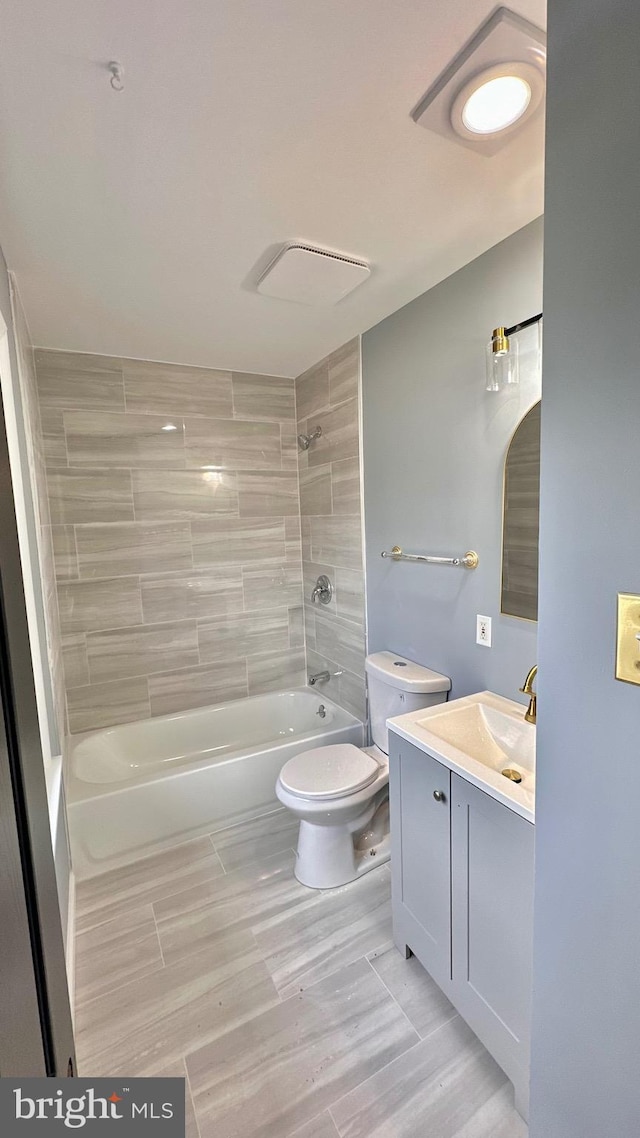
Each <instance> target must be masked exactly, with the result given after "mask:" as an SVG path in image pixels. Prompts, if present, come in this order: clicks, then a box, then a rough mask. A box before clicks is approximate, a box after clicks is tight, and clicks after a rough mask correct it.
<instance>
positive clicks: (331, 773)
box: [280, 743, 380, 798]
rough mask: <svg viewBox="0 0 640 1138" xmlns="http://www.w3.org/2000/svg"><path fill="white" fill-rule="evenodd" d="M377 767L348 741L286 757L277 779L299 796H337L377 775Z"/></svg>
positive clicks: (367, 756)
mask: <svg viewBox="0 0 640 1138" xmlns="http://www.w3.org/2000/svg"><path fill="white" fill-rule="evenodd" d="M379 773H380V767H379V766H378V764H377V762H376V761H375V759H372V758H371V756H370V755H365V753H364V751H361V750H360V749H359V748H358V747H354V746H353V744H352V743H340V744H338V745H336V746H334V747H315V748H314V750H313V751H303V752H302V754H300V755H296V756H295V757H294V758H293V759H289V761H288V762H286V763H285V764H284V766H283V768H282V770H281V771H280V782H281V783H282V785H283V787H284V788H285V790H288V791H289V793H290V794H297V795H298V796H299V797H300V798H341V797H342V796H343V795H345V794H354V793H355V792H356V790H362V789H363V787H365V786H368V785H369V783H370V782H373V780H374V779H375V778H376V777H377V776H378V774H379Z"/></svg>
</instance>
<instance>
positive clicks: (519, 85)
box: [451, 61, 544, 139]
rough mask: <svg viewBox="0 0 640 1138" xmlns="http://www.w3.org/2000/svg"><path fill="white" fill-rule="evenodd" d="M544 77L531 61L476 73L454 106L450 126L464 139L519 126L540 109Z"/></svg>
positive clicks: (510, 129) (501, 131)
mask: <svg viewBox="0 0 640 1138" xmlns="http://www.w3.org/2000/svg"><path fill="white" fill-rule="evenodd" d="M543 95H544V78H543V76H542V74H541V72H540V71H539V70H538V68H537V67H533V66H532V65H531V64H530V63H523V62H520V61H519V62H516V63H501V64H499V65H498V66H497V67H489V68H487V69H486V70H484V71H481V72H480V73H479V74H478V75H474V77H473V78H472V79H470V80H469V81H468V82H467V83H465V84H464V85H463V86H462V87H461V88H460V90H459V91H458V94H457V95H456V97H455V99H454V100H453V103H452V105H451V125H452V126H453V129H454V130H455V131H456V133H457V134H459V135H460V136H461V137H462V138H478V139H482V138H491V137H493V136H494V135H498V134H506V133H508V132H510V131H512V130H515V129H518V128H519V127H520V125H521V124H522V123H523V121H524V120H526V119H527V118H529V117H530V116H531V115H532V114H533V113H534V111H536V110H537V109H538V107H539V106H540V103H541V102H542V98H543Z"/></svg>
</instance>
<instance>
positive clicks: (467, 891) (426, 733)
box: [389, 692, 535, 1118]
mask: <svg viewBox="0 0 640 1138" xmlns="http://www.w3.org/2000/svg"><path fill="white" fill-rule="evenodd" d="M389 730H390V752H389V762H390V781H389V786H390V806H391V837H392V857H391V866H392V875H393V927H394V940H395V942H396V945H397V947H398V948H399V949H400V950H401V951H402V952H405V953H407V954H408V953H409V952H412V953H414V954H415V956H416V957H417V958H418V960H419V961H420V962H421V964H422V965H423V966H424V967H425V968H426V969H427V971H428V972H429V973H430V975H431V976H432V977H433V979H434V980H435V981H436V982H437V983H438V984H439V986H440V987H441V988H442V990H443V991H444V992H445V993H446V995H447V996H448V998H449V999H450V1000H451V1002H452V1003H453V1005H454V1006H455V1007H456V1009H457V1010H458V1011H459V1012H460V1014H461V1015H462V1017H463V1018H464V1019H465V1020H466V1021H467V1023H468V1024H469V1026H470V1027H471V1028H472V1029H473V1031H475V1033H476V1034H477V1035H478V1037H479V1038H480V1039H481V1040H482V1042H483V1043H484V1045H485V1047H486V1048H487V1050H488V1051H489V1052H490V1053H491V1054H492V1055H493V1056H494V1058H495V1059H496V1061H497V1062H498V1063H499V1064H500V1066H501V1067H502V1068H503V1070H504V1071H505V1073H506V1074H507V1076H508V1077H509V1078H510V1079H511V1081H512V1082H513V1085H514V1088H515V1097H516V1107H517V1109H518V1110H519V1112H520V1113H521V1114H522V1116H523V1117H525V1118H526V1116H527V1105H528V1083H529V1035H530V1017H531V958H532V938H533V868H534V825H533V823H534V813H533V809H534V807H533V795H534V785H533V784H534V756H535V727H533V726H532V725H531V724H529V723H525V721H524V708H523V707H521V706H520V705H519V704H516V703H513V702H512V701H511V700H505V699H502V698H501V697H500V696H496V695H494V694H493V693H491V692H482V693H480V694H479V695H476V696H469V697H466V698H465V699H461V700H455V701H453V702H451V703H449V704H447V705H445V706H444V707H442V708H433V709H430V710H427V711H422V712H418V713H415V712H414V713H411V714H409V715H403V716H400V717H398V718H396V719H392V720H389ZM503 770H508V771H509V772H510V777H509V776H506V775H504V774H503V773H502V772H503ZM518 776H519V777H520V779H521V781H520V782H514V781H512V779H513V778H514V777H518Z"/></svg>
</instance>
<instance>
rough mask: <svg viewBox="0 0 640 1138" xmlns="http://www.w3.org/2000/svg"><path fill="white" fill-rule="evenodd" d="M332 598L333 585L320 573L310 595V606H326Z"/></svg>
mask: <svg viewBox="0 0 640 1138" xmlns="http://www.w3.org/2000/svg"><path fill="white" fill-rule="evenodd" d="M332 596H333V585H332V584H331V581H330V580H329V578H328V577H327V575H326V573H321V575H320V576H319V577H318V580H317V581H316V583H315V585H314V586H313V590H312V593H311V602H312V604H314V605H315V604H318V603H319V604H321V605H328V604H329V602H330V601H331V598H332Z"/></svg>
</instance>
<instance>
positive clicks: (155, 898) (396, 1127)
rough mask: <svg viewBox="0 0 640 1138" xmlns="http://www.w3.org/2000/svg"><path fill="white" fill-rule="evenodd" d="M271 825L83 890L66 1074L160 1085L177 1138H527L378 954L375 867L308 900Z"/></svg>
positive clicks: (280, 829)
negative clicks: (167, 1086)
mask: <svg viewBox="0 0 640 1138" xmlns="http://www.w3.org/2000/svg"><path fill="white" fill-rule="evenodd" d="M295 839H296V826H295V823H294V822H293V821H292V819H291V818H290V816H289V815H288V814H287V813H286V812H285V811H275V812H274V813H273V814H269V815H267V816H266V817H264V818H260V819H258V820H257V821H253V822H249V823H246V824H244V825H241V826H236V827H233V828H230V829H227V830H222V831H218V832H217V833H215V834H212V835H211V836H210V837H204V838H196V839H195V840H193V841H190V842H185V843H184V844H182V845H180V846H177V847H175V848H174V849H171V850H166V851H164V852H163V853H160V854H157V855H155V856H153V857H150V858H146V859H144V860H143V861H138V862H134V863H132V864H131V865H128V866H126V867H124V868H122V869H117V870H114V871H112V872H110V873H106V874H103V875H102V876H100V877H96V878H93V879H92V880H90V881H85V882H82V883H81V884H80V885H79V886H78V892H77V938H76V952H77V968H76V1001H75V1006H76V1045H77V1051H78V1065H79V1071H80V1074H81V1075H89V1076H94V1077H97V1076H100V1075H119V1076H125V1075H131V1076H135V1075H176V1076H181V1077H184V1078H185V1080H186V1088H187V1136H188V1138H288V1136H291V1138H525V1136H526V1134H527V1128H526V1126H525V1125H524V1123H523V1122H522V1120H521V1119H520V1117H519V1116H518V1115H517V1114H516V1112H515V1110H514V1107H513V1092H512V1089H511V1086H510V1084H509V1083H508V1082H507V1080H506V1079H505V1076H504V1075H503V1073H502V1071H501V1070H500V1069H499V1068H498V1066H497V1065H496V1064H495V1063H494V1061H493V1059H492V1058H491V1057H490V1056H489V1054H488V1053H487V1052H486V1051H485V1049H484V1048H483V1047H482V1045H481V1044H480V1043H479V1041H478V1040H477V1039H476V1037H475V1036H474V1035H473V1033H472V1032H471V1031H470V1030H469V1028H468V1027H467V1026H466V1024H465V1023H464V1022H463V1021H462V1020H461V1019H460V1017H459V1016H458V1015H457V1014H456V1012H455V1010H454V1008H453V1007H452V1006H451V1004H450V1003H449V1001H448V1000H447V999H446V997H445V996H444V995H443V994H442V992H441V991H440V990H439V988H438V987H437V986H436V985H435V984H434V983H433V981H432V980H431V979H430V977H429V976H428V975H427V973H426V972H425V971H424V970H423V968H422V967H421V966H420V964H419V963H418V961H417V960H415V959H413V958H412V959H411V960H405V959H404V957H403V956H401V954H400V953H399V952H397V950H396V949H395V948H394V947H393V944H392V939H391V905H390V884H391V876H390V873H389V867H388V865H382V866H379V867H378V868H377V869H374V870H372V872H371V873H368V874H367V875H366V876H365V877H363V878H361V879H360V880H359V881H356V882H353V883H352V884H350V885H346V886H343V887H342V888H340V889H332V890H328V891H326V892H316V891H314V890H310V889H306V888H304V886H302V885H299V884H298V882H297V881H296V880H295V878H294V876H293V860H294V855H293V846H294V844H295Z"/></svg>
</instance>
